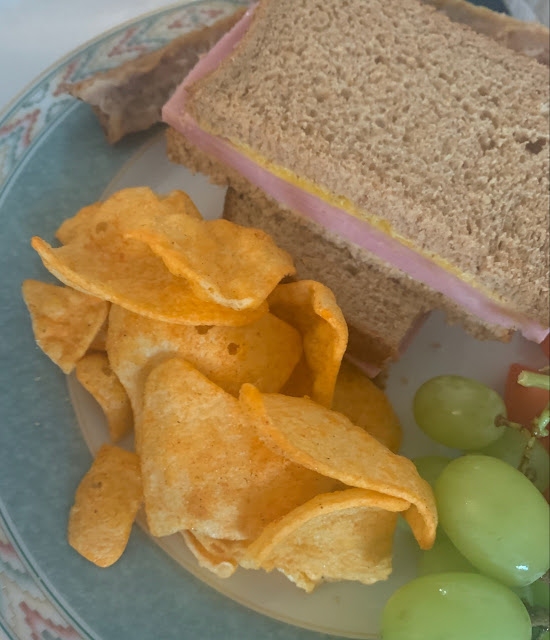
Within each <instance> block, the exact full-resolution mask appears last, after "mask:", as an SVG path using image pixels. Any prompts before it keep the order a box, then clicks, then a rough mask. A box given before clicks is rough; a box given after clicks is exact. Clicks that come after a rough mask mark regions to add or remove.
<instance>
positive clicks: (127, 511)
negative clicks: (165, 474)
mask: <svg viewBox="0 0 550 640" xmlns="http://www.w3.org/2000/svg"><path fill="white" fill-rule="evenodd" d="M142 500H143V493H142V488H141V475H140V470H139V458H138V457H137V455H136V454H135V453H130V452H129V451H125V450H124V449H120V448H119V447H112V446H110V445H103V446H102V447H101V449H100V450H99V452H98V454H97V457H96V459H95V460H94V462H93V464H92V466H91V468H90V470H89V471H88V473H87V474H86V475H85V476H84V478H82V481H81V483H80V485H79V486H78V489H77V491H76V496H75V503H74V505H73V507H72V508H71V513H70V516H69V544H70V545H71V547H73V548H74V549H76V551H78V553H80V555H82V556H84V557H85V558H86V559H87V560H90V562H93V563H94V564H97V565H98V566H99V567H108V566H110V565H112V564H113V563H114V562H116V561H117V560H118V559H119V558H120V556H121V555H122V553H123V551H124V549H125V548H126V544H127V542H128V538H129V537H130V531H131V529H132V524H133V522H134V520H135V517H136V514H137V512H138V509H139V508H140V506H141V503H142Z"/></svg>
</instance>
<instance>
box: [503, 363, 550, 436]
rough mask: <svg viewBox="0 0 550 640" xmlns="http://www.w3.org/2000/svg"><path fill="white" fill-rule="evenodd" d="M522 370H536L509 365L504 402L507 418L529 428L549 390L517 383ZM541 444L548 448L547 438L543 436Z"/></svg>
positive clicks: (542, 408)
mask: <svg viewBox="0 0 550 640" xmlns="http://www.w3.org/2000/svg"><path fill="white" fill-rule="evenodd" d="M522 371H535V372H536V369H532V368H531V367H526V366H524V365H522V364H518V363H514V364H512V365H510V369H509V370H508V378H507V380H506V391H505V393H504V402H505V404H506V411H507V413H508V419H509V420H511V421H512V422H519V423H520V424H523V425H524V426H526V427H529V428H530V427H531V426H532V421H533V419H534V418H536V417H537V416H539V415H540V414H541V413H542V411H543V410H544V408H545V407H546V405H547V404H548V400H549V398H550V392H548V391H545V390H544V389H535V388H533V387H522V386H521V385H520V384H518V376H519V374H520V373H521V372H522ZM541 444H543V445H544V446H545V447H546V449H548V446H549V445H548V438H543V439H542V440H541Z"/></svg>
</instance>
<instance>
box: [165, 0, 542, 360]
mask: <svg viewBox="0 0 550 640" xmlns="http://www.w3.org/2000/svg"><path fill="white" fill-rule="evenodd" d="M163 118H164V120H165V121H166V122H167V123H168V124H169V125H170V127H171V128H170V129H169V132H168V152H169V156H170V157H171V159H173V160H174V161H178V162H182V163H184V164H186V165H187V166H189V167H191V168H192V169H199V170H202V171H204V172H206V173H208V174H209V175H210V176H211V177H212V178H213V179H214V180H215V181H217V182H221V183H225V184H229V185H230V186H231V187H232V188H233V189H234V192H230V195H229V196H228V204H227V206H226V216H227V217H229V218H231V219H233V220H235V221H241V222H244V221H245V219H248V220H249V221H250V223H253V225H254V226H260V227H262V226H263V225H265V226H268V227H269V229H270V233H272V234H273V235H274V236H275V238H276V240H278V241H280V240H279V237H281V236H282V237H287V238H292V242H293V243H294V245H295V248H296V247H297V248H298V253H299V252H300V250H301V249H300V247H305V246H306V245H307V246H311V243H310V240H311V239H312V238H314V237H315V235H317V237H318V239H319V242H320V243H321V244H320V246H321V247H322V249H321V250H320V251H319V255H321V256H322V255H323V252H324V251H325V254H326V255H327V256H328V255H330V256H331V258H330V260H328V259H327V261H326V263H325V264H324V266H323V265H322V264H321V263H322V260H317V264H318V265H319V267H318V268H324V270H325V271H326V272H327V274H326V275H325V277H324V278H322V277H321V278H320V279H321V280H323V279H324V280H325V281H326V280H327V278H328V277H329V275H330V273H329V272H330V271H331V270H339V272H340V273H342V272H343V271H345V270H346V268H347V267H351V270H348V272H349V274H350V278H348V280H349V282H350V283H351V286H352V290H351V291H348V292H347V298H349V300H350V301H351V302H353V301H354V300H355V301H357V300H359V299H362V300H363V306H362V308H361V310H360V311H358V310H357V309H355V310H354V309H351V312H350V311H348V314H347V320H348V323H349V324H350V325H351V327H352V330H351V332H352V333H353V330H354V329H357V334H358V336H362V338H361V339H362V340H363V341H364V343H365V344H371V345H373V344H374V345H376V347H380V348H379V349H378V353H376V348H374V347H372V346H371V347H369V348H368V349H367V350H368V351H369V352H370V356H371V359H370V362H371V363H375V364H376V365H383V364H384V363H386V362H387V361H388V359H392V358H395V357H396V354H397V353H398V352H399V349H400V343H401V342H402V341H403V340H404V339H406V336H407V334H409V333H410V331H411V328H413V327H414V325H415V324H416V322H417V321H418V319H419V318H420V317H421V316H422V315H423V314H424V313H426V311H429V310H430V309H434V308H440V309H443V310H444V311H445V312H446V313H447V314H448V317H449V318H450V319H451V320H453V321H458V322H461V323H462V324H463V325H464V326H465V327H466V328H467V329H469V330H470V331H471V332H472V333H474V335H477V336H478V337H492V338H496V339H507V338H508V337H509V336H510V333H511V332H512V331H515V330H519V331H521V332H522V333H523V334H524V335H525V336H526V337H527V338H529V339H531V340H534V341H537V342H540V341H542V340H543V339H544V338H545V336H546V335H547V334H548V324H549V322H548V310H549V286H548V266H549V265H548V262H549V260H548V251H549V233H548V209H549V199H548V168H549V167H548V141H549V130H548V70H547V68H545V67H544V66H543V65H542V64H540V63H539V62H537V61H535V60H532V59H529V58H527V57H525V56H523V55H519V54H517V53H515V52H514V51H511V50H510V49H508V48H507V47H505V46H504V45H503V44H500V43H495V42H494V41H492V40H490V39H489V38H488V37H487V36H485V35H483V34H479V33H476V32H474V30H472V29H470V28H468V27H466V26H463V25H461V24H457V23H455V22H452V21H451V20H450V19H449V17H448V16H446V15H444V14H443V13H442V12H438V11H436V10H434V8H433V7H430V6H427V5H425V4H422V3H420V2H418V1H417V0H403V1H398V0H369V1H365V0H349V1H347V2H343V1H342V0H326V1H325V2H323V3H318V2H316V1H314V0H299V1H296V0H277V1H275V0H261V2H260V3H259V4H258V5H257V6H255V7H253V8H252V9H250V10H249V11H248V12H247V13H246V14H245V16H244V17H243V18H241V20H240V21H239V22H238V23H237V24H236V25H235V26H234V27H233V28H232V30H231V31H230V32H229V33H228V34H226V35H225V36H224V37H223V38H222V39H221V40H220V42H218V44H217V45H215V46H214V48H213V49H212V50H211V51H210V52H209V53H208V54H207V55H206V56H204V57H203V58H202V59H201V60H200V62H199V63H198V64H197V65H196V66H195V68H194V69H193V70H192V71H191V72H190V74H189V75H188V76H187V78H186V79H185V80H184V82H183V83H182V84H181V85H180V86H179V87H178V89H177V90H176V92H175V94H174V95H173V97H172V98H171V99H170V100H169V102H168V103H167V104H166V105H165V107H164V109H163ZM252 210H256V212H257V213H256V214H254V213H251V211H252ZM235 212H236V213H235ZM277 230H279V232H278V235H279V237H278V235H277ZM302 238H304V240H302ZM282 244H283V246H285V243H284V242H283V243H282ZM327 247H329V248H330V249H331V251H330V252H329V251H328V250H326V248H327ZM332 249H334V251H332ZM291 253H293V254H294V256H295V258H296V257H297V255H296V253H297V252H296V250H294V251H291ZM346 256H348V257H347V258H346ZM302 257H305V258H306V260H305V261H304V260H302V262H307V255H305V254H304V256H302ZM342 257H344V259H342ZM300 261H301V260H300V256H298V257H297V262H298V264H299V263H300ZM358 274H360V276H358ZM310 277H314V276H313V274H310ZM367 282H370V285H368V284H367ZM342 284H343V281H339V282H336V283H335V284H333V286H332V288H333V290H334V292H335V294H336V296H337V298H338V301H339V303H340V304H342V297H343V293H342V286H341V285H342ZM339 285H340V286H339ZM369 286H370V288H369ZM369 301H370V302H371V304H370V306H369ZM400 302H402V304H401V305H400ZM345 306H346V305H345V304H342V307H343V309H344V313H346V309H345ZM348 306H353V305H351V304H350V305H348ZM369 314H370V318H369V317H368V316H369ZM374 318H376V319H374ZM369 325H370V326H369ZM394 329H395V331H394ZM365 335H366V336H367V338H365ZM369 336H370V338H371V339H370V340H369V339H368V337H369ZM360 341H361V340H360V339H359V338H358V340H357V341H356V342H360ZM352 355H354V354H352ZM356 355H357V357H359V358H361V359H362V360H365V358H367V357H368V356H369V354H364V353H363V354H361V353H357V354H356Z"/></svg>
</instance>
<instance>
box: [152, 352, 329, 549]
mask: <svg viewBox="0 0 550 640" xmlns="http://www.w3.org/2000/svg"><path fill="white" fill-rule="evenodd" d="M139 428H140V431H141V434H140V457H141V465H142V467H141V468H142V473H143V487H144V495H145V511H146V514H147V522H148V524H149V529H150V531H151V533H152V534H153V535H156V536H164V535H169V534H171V533H175V532H176V531H181V530H184V529H186V530H192V531H193V533H196V534H202V535H206V536H209V537H212V538H224V539H230V540H248V539H254V538H256V537H257V536H258V535H259V533H260V532H261V531H262V529H263V528H264V527H265V525H266V524H268V523H269V522H271V521H272V520H274V519H275V518H279V517H280V516H282V515H285V514H286V513H288V512H289V511H291V510H292V509H293V508H294V507H296V506H297V505H299V504H303V503H304V502H306V501H307V500H309V499H310V498H311V497H313V496H314V495H316V494H318V493H319V492H326V491H330V490H332V488H333V487H334V486H335V483H334V481H333V480H331V479H329V478H324V477H323V476H320V475H319V474H317V473H315V472H312V471H310V470H309V469H305V468H304V467H301V466H299V465H296V464H294V463H292V462H290V461H289V460H286V459H285V458H283V457H281V456H280V455H278V454H276V453H273V452H272V451H271V450H270V449H268V447H266V446H265V445H264V444H263V443H262V441H261V440H260V439H259V438H258V436H257V435H256V432H255V430H254V428H253V427H252V425H251V424H250V423H249V422H248V421H247V419H246V416H245V415H244V414H243V412H242V411H241V409H240V406H239V402H238V400H236V399H235V398H234V397H233V396H231V395H229V394H228V393H226V392H225V391H223V389H221V388H220V387H218V386H216V385H215V384H213V383H212V382H210V381H209V380H208V379H207V378H205V377H204V376H203V375H202V374H201V373H199V372H198V371H197V370H196V369H195V368H194V367H192V366H191V365H190V364H189V363H187V362H185V361H184V360H180V359H176V358H174V359H172V360H168V361H166V362H164V363H163V364H160V365H159V366H158V367H156V368H155V369H153V370H152V372H151V373H150V374H149V377H148V378H147V381H146V384H145V397H144V404H143V413H142V417H141V421H140V427H139Z"/></svg>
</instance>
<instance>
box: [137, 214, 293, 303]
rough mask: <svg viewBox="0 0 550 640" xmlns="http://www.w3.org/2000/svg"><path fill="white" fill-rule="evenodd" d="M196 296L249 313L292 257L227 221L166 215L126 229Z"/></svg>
mask: <svg viewBox="0 0 550 640" xmlns="http://www.w3.org/2000/svg"><path fill="white" fill-rule="evenodd" d="M126 237H129V238H134V239H136V240H141V241H142V242H145V243H146V244H147V245H149V247H150V248H151V250H152V251H153V252H154V253H155V254H156V255H158V256H160V257H161V258H162V259H163V260H164V264H165V265H166V266H167V267H168V269H169V271H170V272H171V273H173V274H174V275H175V276H180V277H182V278H186V279H187V280H188V281H189V283H190V284H191V286H192V287H193V291H194V292H195V294H196V295H197V296H199V297H200V298H203V299H205V300H210V301H212V302H216V303H218V304H221V305H223V306H226V307H231V308H232V309H255V308H257V307H258V306H259V305H260V304H261V303H262V302H263V301H264V300H265V299H266V298H267V296H268V295H269V294H270V293H271V291H273V289H274V288H275V286H276V285H277V284H278V283H279V282H280V281H281V280H282V278H284V277H285V276H286V275H292V274H294V273H295V269H294V264H293V262H292V258H291V257H290V255H289V254H288V253H287V252H286V251H283V250H282V249H280V248H279V247H278V246H277V245H276V244H275V243H274V242H273V240H272V239H271V237H270V236H269V235H268V234H267V233H265V232H263V231H261V230H260V229H249V228H247V227H241V226H240V225H237V224H235V223H233V222H229V221H228V220H196V219H195V218H192V217H190V216H180V215H177V214H174V215H166V216H162V217H157V218H154V219H151V220H149V221H148V222H147V223H144V224H143V225H142V226H140V227H136V228H133V229H131V230H130V231H128V232H127V233H126Z"/></svg>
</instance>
